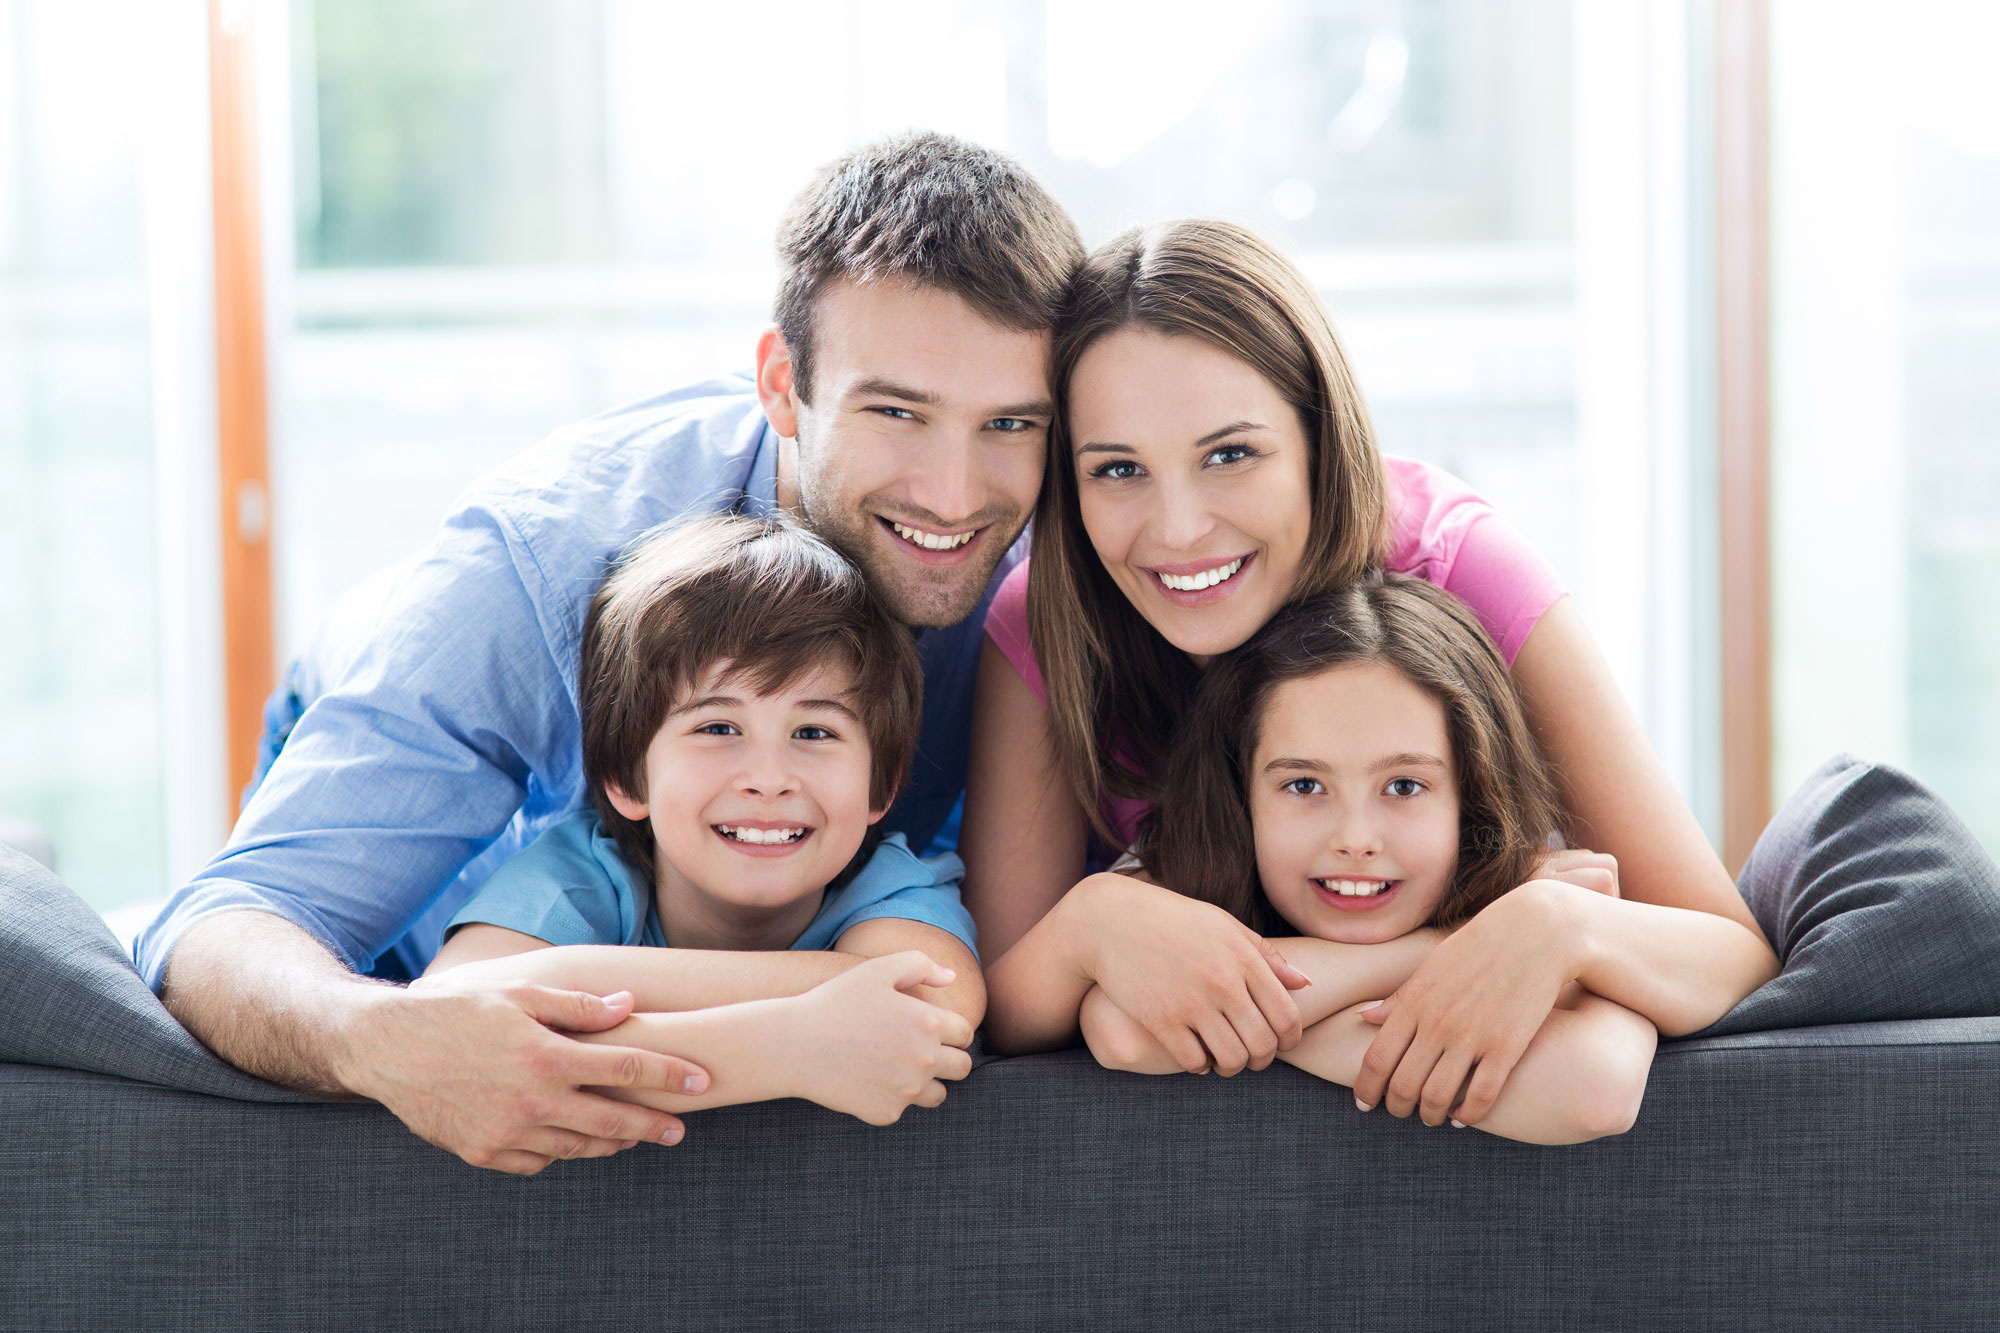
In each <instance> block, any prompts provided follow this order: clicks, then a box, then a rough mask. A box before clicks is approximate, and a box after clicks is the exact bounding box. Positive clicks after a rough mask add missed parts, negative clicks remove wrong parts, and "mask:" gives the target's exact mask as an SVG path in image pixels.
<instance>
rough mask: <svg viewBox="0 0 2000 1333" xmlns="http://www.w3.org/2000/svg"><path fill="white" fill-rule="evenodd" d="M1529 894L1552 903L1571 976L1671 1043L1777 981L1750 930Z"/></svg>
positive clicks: (1565, 892)
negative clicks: (1646, 1022)
mask: <svg viewBox="0 0 2000 1333" xmlns="http://www.w3.org/2000/svg"><path fill="white" fill-rule="evenodd" d="M1526 891H1532V892H1534V893H1535V894H1537V895H1539V896H1541V897H1542V898H1543V899H1544V901H1546V902H1547V903H1549V904H1550V905H1551V907H1552V909H1553V911H1554V914H1555V918H1556V919H1557V920H1558V921H1559V922H1562V923H1566V924H1564V925H1558V927H1557V932H1558V934H1557V938H1561V939H1565V940H1568V941H1569V942H1570V948H1571V949H1572V951H1573V952H1572V953H1571V955H1570V960H1571V967H1570V974H1571V976H1573V977H1574V978H1575V979H1576V980H1577V981H1580V982H1582V983H1583V984H1584V985H1585V986H1587V987H1589V988H1590V989H1591V990H1592V991H1593V992H1595V993H1596V994H1598V995H1601V996H1603V997H1605V998H1606V999H1608V1000H1615V1001H1617V1002H1618V1003H1619V1004H1621V1005H1623V1006H1625V1007H1626V1008H1627V1009H1631V1010H1633V1011H1634V1012H1636V1013H1639V1014H1641V1015H1643V1016H1645V1017H1646V1018H1648V1019H1650V1020H1652V1022H1653V1023H1654V1025H1655V1026H1657V1027H1658V1028H1659V1030H1660V1032H1661V1033H1662V1034H1663V1035H1665V1036H1669V1037H1680V1036H1685V1035H1687V1034H1688V1033H1690V1032H1697V1031H1699V1030H1701V1029H1702V1028H1705V1027H1707V1026H1708V1025H1709V1024H1710V1023H1713V1022H1714V1021H1715V1020H1716V1019H1718V1018H1721V1017H1722V1016H1723V1015H1724V1014H1726V1013H1728V1012H1729V1011H1730V1010H1731V1009H1734V1008H1735V1007H1736V1005H1737V1002H1738V1001H1740V1000H1742V998H1743V997H1744V996H1746V995H1748V994H1749V993H1750V992H1751V991H1753V990H1756V989H1757V988H1758V987H1759V986H1761V985H1763V984H1764V983H1765V982H1767V981H1769V980H1770V979H1771V978H1772V977H1774V976H1776V975H1777V974H1778V957H1777V955H1776V954H1774V953H1773V952H1771V948H1770V946H1769V945H1767V944H1765V943H1764V941H1763V938H1762V937H1761V936H1759V935H1757V934H1755V933H1754V932H1752V931H1751V930H1749V929H1748V928H1747V927H1744V926H1742V925H1740V924H1738V923H1737V922H1735V921H1731V920H1729V919H1728V918H1726V917H1721V916H1716V915H1714V914H1713V913H1709V912H1698V911H1691V910H1688V909H1686V908H1678V907H1658V906H1655V905H1653V904H1651V903H1640V902H1631V901H1628V900H1625V899H1620V898H1609V897H1606V896H1605V895H1603V894H1600V893H1592V892H1591V891H1589V890H1588V889H1580V888H1577V887H1576V886H1574V885H1570V884H1564V883H1561V882H1558V881H1553V880H1536V881H1533V882H1532V883H1529V884H1526V885H1523V886H1522V887H1521V888H1520V889H1516V890H1514V892H1516V893H1521V892H1526Z"/></svg>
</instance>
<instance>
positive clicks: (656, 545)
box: [577, 514, 924, 880]
mask: <svg viewBox="0 0 2000 1333" xmlns="http://www.w3.org/2000/svg"><path fill="white" fill-rule="evenodd" d="M718 665H722V666H726V667H727V669H728V670H729V672H730V674H731V675H739V674H740V675H741V677H742V679H743V680H744V682H745V683H746V684H747V685H748V687H749V688H750V689H752V690H754V691H756V692H757V693H759V694H769V693H772V692H774V691H777V690H782V689H784V688H786V687H787V686H789V685H791V684H793V683H795V682H797V681H799V680H801V679H803V678H804V677H806V676H808V675H810V674H811V673H812V672H814V671H816V670H818V669H820V668H822V667H826V666H841V667H846V668H847V669H848V670H849V671H851V672H852V673H853V675H854V683H853V686H852V688H851V691H850V693H849V695H848V700H849V702H850V703H851V704H852V706H853V709H854V711H855V713H856V714H857V715H859V716H860V718H861V719H862V726H863V728H864V729H865V730H866V732H867V734H868V746H869V764H870V773H869V784H868V798H869V804H870V805H871V806H874V807H878V808H880V807H886V806H887V805H888V804H889V803H890V802H891V801H892V800H894V799H895V795H896V792H897V790H898V789H899V788H900V787H901V786H902V784H903V779H904V777H905V776H906V775H907V773H908V771H909V767H910V759H911V756H912V755H913V754H914V753H915V751H916V747H917V729H918V726H919V723H920V720H921V718H922V714H923V687H924V677H923V667H922V664H921V663H920V662H919V660H918V658H917V649H916V644H915V642H914V641H913V640H912V638H911V636H910V632H909V630H907V629H905V628H904V627H903V626H901V625H899V624H897V623H896V622H895V621H894V620H892V619H891V618H890V617H889V613H888V612H887V611H886V610H884V609H883V607H882V606H881V604H880V603H879V602H878V601H877V600H876V598H875V595H874V594H873V593H872V592H871V591H870V590H869V588H868V584H867V581H866V580H865V579H864V578H863V577H862V574H861V571H860V570H859V569H857V568H855V567H854V565H853V564H851V563H850V562H849V561H848V559H847V557H846V556H843V555H841V554H840V552H838V551H836V550H834V549H833V548H832V547H831V546H829V545H827V544H826V543H825V542H824V541H821V540H820V539H819V538H818V537H815V536H814V535H813V534H812V533H810V532H808V531H806V530H805V529H804V528H802V527H800V526H799V525H798V524H796V523H794V522H792V521H790V520H788V519H784V518H777V517H770V518H745V517H739V516H734V515H726V514H725V515H715V516H712V517H705V518H698V519H692V520H688V521H684V522H681V523H677V524H675V525H673V526H671V527H666V528H659V529H655V530H654V531H653V532H651V533H648V534H647V535H645V536H644V537H641V538H640V539H639V540H638V541H637V542H636V543H634V544H633V545H632V546H631V547H628V548H627V550H626V552H625V554H624V555H623V556H621V557H620V559H619V560H618V563H617V564H616V566H615V567H614V568H613V569H612V571H611V574H610V576H609V577H607V578H606V579H605V580H604V584H603V586H602V587H601V588H599V589H598V591H597V595H596V596H595V597H594V598H592V599H591V603H590V613H589V617H588V619H587V620H586V621H585V622H584V629H583V662H582V669H581V670H580V672H579V673H578V681H577V695H578V699H577V702H578V707H579V709H580V711H581V712H582V715H583V772H584V778H585V780H586V781H587V782H588V783H589V784H590V794H591V799H592V801H593V802H595V804H596V806H597V813H598V817H599V818H600V819H602V820H603V822H604V827H605V828H606V829H608V830H609V831H610V832H611V835H612V836H613V837H614V838H615V839H616V840H617V842H618V848H619V850H620V851H621V852H623V853H624V854H625V855H626V857H627V859H629V860H631V861H632V862H633V863H634V864H636V865H638V866H641V867H642V868H643V869H644V870H645V873H646V876H647V878H648V879H649V880H650V879H651V878H652V877H653V874H654V862H653V830H652V828H651V827H650V826H649V825H648V823H647V822H646V821H644V820H632V819H627V818H625V816H624V815H622V814H620V813H619V812H618V811H617V809H616V808H614V807H613V806H612V804H611V801H610V799H609V797H608V796H607V795H606V792H605V786H606V784H607V783H610V784H615V785H616V786H617V787H618V788H619V789H620V790H621V791H623V792H624V793H625V794H626V795H628V796H630V797H632V798H633V799H635V800H644V799H645V798H646V751H647V750H648V749H649V748H650V747H651V746H652V743H653V737H654V735H655V734H657V733H658V731H659V729H660V726H661V724H662V723H664V722H665V721H666V719H667V714H668V713H670V712H672V711H673V709H674V707H675V705H676V704H677V703H678V702H679V701H680V700H683V699H685V698H687V697H688V696H689V694H690V693H692V691H693V690H694V689H695V688H696V687H697V686H698V685H699V684H700V682H701V680H702V678H703V677H704V676H705V675H706V674H707V673H708V672H709V671H710V670H711V669H713V668H714V667H716V666H718ZM872 843H873V839H872V838H871V839H869V840H867V841H865V842H864V843H863V844H862V849H863V852H866V851H867V850H868V849H869V847H870V846H871V845H872Z"/></svg>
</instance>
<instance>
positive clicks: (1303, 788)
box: [1279, 778, 1326, 796]
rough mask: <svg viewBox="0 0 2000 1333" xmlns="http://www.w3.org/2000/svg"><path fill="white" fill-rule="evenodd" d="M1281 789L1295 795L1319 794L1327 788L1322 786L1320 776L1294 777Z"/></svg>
mask: <svg viewBox="0 0 2000 1333" xmlns="http://www.w3.org/2000/svg"><path fill="white" fill-rule="evenodd" d="M1279 790H1280V791H1288V792H1290V793H1291V794H1292V795H1294V796H1317V795H1319V794H1320V793H1321V792H1323V791H1325V790H1326V788H1325V787H1322V786H1320V783H1319V779H1318V778H1293V779H1292V780H1291V781H1290V782H1287V783H1286V784H1285V785H1284V786H1283V787H1281V788H1279Z"/></svg>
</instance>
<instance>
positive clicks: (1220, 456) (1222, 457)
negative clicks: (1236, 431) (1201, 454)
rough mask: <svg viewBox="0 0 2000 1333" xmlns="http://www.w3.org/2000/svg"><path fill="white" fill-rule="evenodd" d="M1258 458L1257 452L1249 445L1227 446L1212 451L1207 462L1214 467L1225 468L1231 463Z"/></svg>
mask: <svg viewBox="0 0 2000 1333" xmlns="http://www.w3.org/2000/svg"><path fill="white" fill-rule="evenodd" d="M1256 456H1257V451H1256V450H1255V449H1252V448H1251V447H1250V446H1249V445H1247V444H1225V445H1221V446H1219V447H1218V448H1215V449H1211V450H1210V451H1209V454H1208V459H1207V461H1208V462H1209V463H1210V464H1211V465H1213V466H1218V467H1224V466H1227V465H1228V464H1230V463H1240V462H1242V461H1243V460H1244V459H1246V458H1255V457H1256Z"/></svg>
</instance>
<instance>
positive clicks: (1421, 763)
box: [1245, 662, 1458, 944]
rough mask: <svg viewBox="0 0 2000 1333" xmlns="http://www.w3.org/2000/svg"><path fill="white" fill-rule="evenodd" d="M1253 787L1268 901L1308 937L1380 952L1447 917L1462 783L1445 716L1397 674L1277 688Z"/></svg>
mask: <svg viewBox="0 0 2000 1333" xmlns="http://www.w3.org/2000/svg"><path fill="white" fill-rule="evenodd" d="M1245 779H1246V781H1247V784H1248V786H1249V792H1250V824H1251V827H1252V829H1253V830H1254V831H1255V837H1256V843H1257V875H1258V878H1259V880H1260V881H1262V883H1263V886H1264V896H1265V897H1266V898H1268V899H1270V901H1271V906H1272V907H1274V908H1276V909H1277V911H1278V914H1279V915H1280V916H1282V917H1284V918H1285V920H1287V921H1289V922H1291V924H1292V926H1293V928H1294V929H1296V930H1297V931H1298V932H1299V933H1300V934H1302V935H1313V936H1317V937H1318V938H1320V939H1323V940H1339V941H1342V942H1344V943H1348V944H1380V943H1381V942H1382V941H1384V940H1393V939H1395V938H1396V937H1397V936H1399V935H1406V934H1408V933H1409V932H1410V931H1412V930H1415V929H1416V928H1417V927H1419V926H1421V925H1423V924H1425V923H1426V922H1428V921H1429V920H1430V919H1431V917H1432V916H1433V915H1434V914H1435V913H1436V911H1437V907H1438V903H1439V901H1440V900H1442V899H1443V897H1444V893H1445V890H1446V889H1447V888H1448V887H1449V886H1450V884H1451V877H1452V872H1453V871H1454V870H1455V869H1456V868H1457V865H1458V784H1457V782H1456V780H1455V779H1454V776H1453V770H1452V754H1451V738H1450V736H1449V734H1448V733H1447V732H1446V730H1445V720H1444V710H1443V709H1442V708H1441V707H1439V706H1438V702H1437V700H1435V699H1433V698H1432V697H1431V696H1430V695H1428V694H1426V693H1425V692H1424V691H1423V690H1421V689H1418V688H1417V687H1416V686H1415V685H1413V684H1411V683H1410V681H1409V680H1408V679H1407V678H1406V677H1405V676H1404V675H1403V674H1402V673H1401V672H1400V671H1397V670H1396V669H1395V668H1394V667H1391V666H1389V665H1388V664H1387V663H1384V662H1368V663H1363V664H1356V665H1351V666H1342V667H1335V668H1333V669H1332V670H1330V671H1322V672H1320V673H1319V674H1317V675H1313V676H1306V677H1302V678H1300V679H1298V680H1289V681H1286V682H1285V683H1284V684H1282V685H1280V686H1278V687H1277V688H1276V689H1274V690H1273V691H1271V697H1270V701H1269V702H1268V703H1267V704H1266V705H1265V708H1264V718H1263V723H1262V726H1261V728H1260V735H1259V737H1258V742H1257V748H1256V752H1255V755H1254V756H1253V758H1252V759H1251V763H1250V771H1249V772H1248V773H1247V774H1245ZM1385 886H1386V887H1385Z"/></svg>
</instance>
